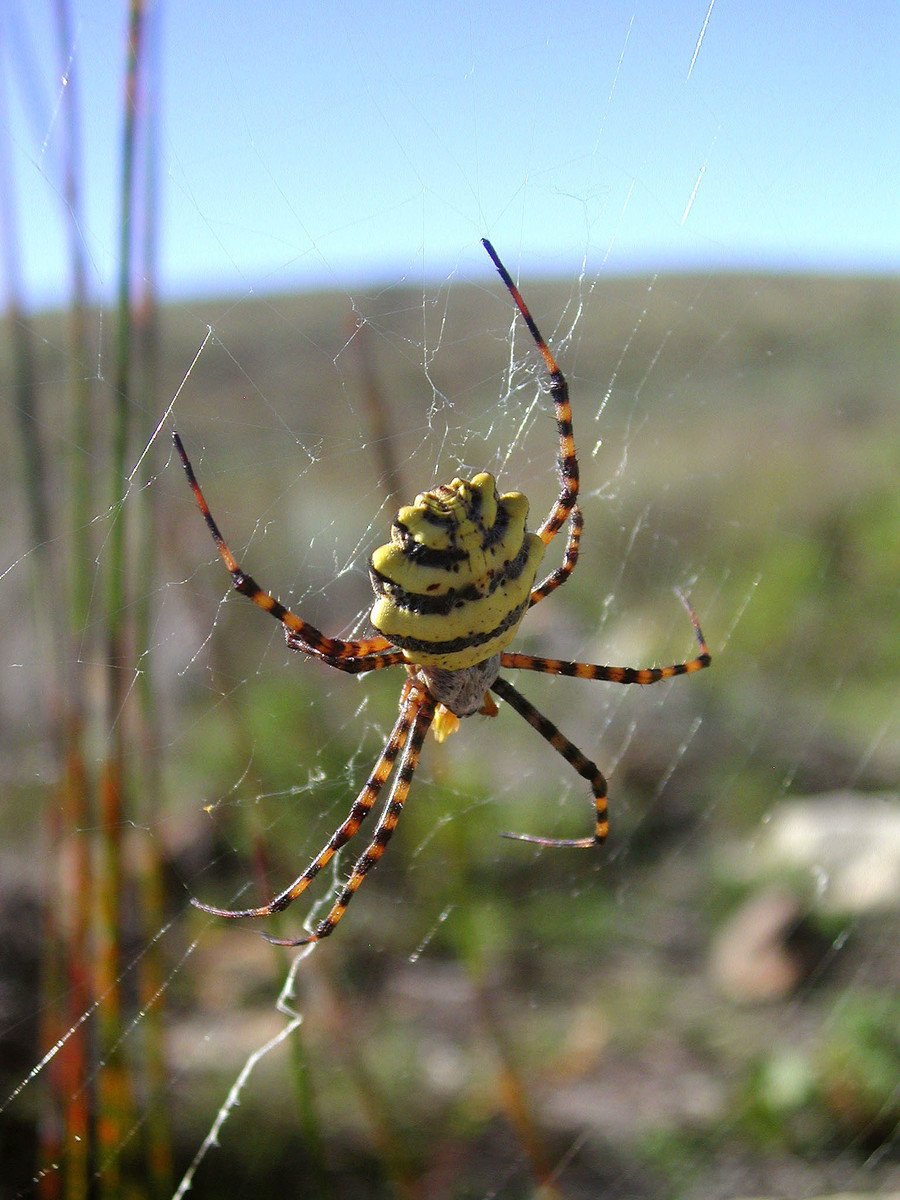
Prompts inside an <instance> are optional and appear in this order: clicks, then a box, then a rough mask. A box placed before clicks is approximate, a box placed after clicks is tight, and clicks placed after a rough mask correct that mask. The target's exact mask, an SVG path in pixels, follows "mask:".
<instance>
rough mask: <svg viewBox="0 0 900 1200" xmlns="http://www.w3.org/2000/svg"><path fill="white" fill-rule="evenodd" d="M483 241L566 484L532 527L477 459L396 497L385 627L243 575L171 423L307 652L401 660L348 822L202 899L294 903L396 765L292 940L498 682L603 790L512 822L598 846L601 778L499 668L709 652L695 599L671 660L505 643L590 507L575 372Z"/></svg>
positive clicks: (382, 586)
mask: <svg viewBox="0 0 900 1200" xmlns="http://www.w3.org/2000/svg"><path fill="white" fill-rule="evenodd" d="M484 247H485V249H486V250H487V252H488V254H489V255H490V258H491V261H492V262H493V263H494V266H495V267H496V268H497V270H498V272H499V274H500V278H501V279H502V280H503V282H504V284H505V285H506V288H507V290H508V291H509V293H510V295H511V296H512V298H513V300H514V301H515V304H516V307H517V308H518V310H519V312H520V314H521V316H522V319H523V320H524V322H525V324H526V326H527V327H528V331H529V332H530V334H531V336H532V338H533V339H534V342H535V344H536V346H537V348H538V350H539V351H540V353H541V356H542V358H543V360H544V364H545V366H546V368H547V371H548V373H549V376H550V395H551V397H552V399H553V407H554V415H555V417H556V426H557V433H558V438H559V451H558V455H557V472H558V475H559V482H560V491H559V496H558V499H557V501H556V503H555V504H554V506H553V508H552V509H551V510H550V513H549V515H548V516H547V518H546V519H545V520H544V522H543V523H542V524H541V525H540V526H539V528H538V530H537V532H535V533H529V532H528V531H527V529H526V527H525V522H526V519H527V517H528V501H527V500H526V498H525V496H524V495H523V494H522V493H521V492H506V493H505V494H503V495H501V494H499V493H498V491H497V485H496V481H495V480H494V477H493V476H492V475H489V474H488V473H487V472H482V473H480V474H478V475H476V476H475V477H474V478H473V479H471V480H464V479H454V480H453V482H452V483H449V484H441V485H440V486H439V487H436V488H434V489H433V490H432V491H429V492H423V493H422V494H421V495H419V496H417V497H416V500H415V503H414V504H410V505H406V506H405V507H403V508H401V509H400V511H399V512H398V513H397V516H396V517H395V519H394V522H393V524H392V526H391V540H390V542H389V543H388V544H387V545H385V546H381V547H380V548H379V549H378V550H376V551H375V553H374V554H373V555H372V559H371V563H370V574H371V578H372V586H373V588H374V590H375V595H376V600H375V604H374V606H373V608H372V612H371V622H372V625H373V626H374V628H375V629H376V630H377V636H375V637H372V638H364V639H361V640H357V641H347V640H344V639H343V638H331V637H328V636H327V635H325V634H323V633H322V632H321V631H320V630H318V629H316V627H315V626H314V625H310V624H309V622H308V621H304V620H303V619H302V618H301V617H298V616H296V615H295V614H294V613H292V612H290V610H289V609H286V608H285V607H284V606H283V605H282V604H281V603H279V601H277V600H276V599H275V598H274V597H273V596H270V595H269V594H268V592H265V591H263V589H262V588H261V587H260V586H259V584H258V583H257V582H256V581H255V580H254V579H252V578H251V576H249V575H246V574H244V572H243V571H242V570H241V568H240V567H239V566H238V564H237V561H236V560H235V558H234V555H233V554H232V553H231V551H230V550H229V549H228V546H227V545H226V543H225V541H224V539H223V537H222V535H221V533H220V532H219V528H218V526H217V525H216V523H215V521H214V520H213V517H212V514H211V513H210V511H209V507H208V506H207V503H206V500H205V499H204V497H203V493H202V491H201V490H200V486H199V484H198V483H197V480H196V477H195V475H194V471H193V468H192V467H191V464H190V461H189V460H188V457H187V454H186V453H185V450H184V447H183V445H182V444H181V439H180V438H179V436H178V434H177V433H176V434H174V435H173V436H174V440H175V446H176V449H177V450H178V454H179V456H180V458H181V461H182V463H183V465H184V469H185V471H186V473H187V477H188V481H189V483H190V485H191V488H192V489H193V492H194V496H195V498H196V501H197V504H198V505H199V508H200V511H201V512H202V514H203V516H204V519H205V520H206V524H207V526H208V527H209V530H210V532H211V534H212V536H213V539H214V541H215V543H216V546H217V548H218V551H219V554H220V556H221V558H222V561H223V562H224V563H225V566H226V567H227V568H228V570H229V571H230V572H231V575H232V579H233V581H234V586H235V588H236V589H237V590H238V591H239V592H241V593H242V594H243V595H245V596H247V597H248V598H249V599H251V600H252V601H253V603H254V604H257V605H259V607H260V608H262V609H264V610H265V611H266V612H268V613H271V615H272V616H273V617H275V618H276V619H277V620H279V621H281V622H282V624H283V625H284V629H285V634H286V637H287V644H288V645H289V646H290V647H291V649H292V650H298V651H300V652H302V653H304V654H308V655H312V656H313V657H316V658H318V659H320V660H321V661H323V662H325V663H327V664H328V665H329V666H332V667H336V668H337V669H338V670H341V671H346V672H349V673H351V674H361V673H363V672H365V671H376V670H381V669H382V668H385V667H395V666H405V667H406V672H407V674H406V680H405V682H404V684H403V688H402V690H401V693H400V712H399V715H398V717H397V721H396V723H395V725H394V728H393V729H392V730H391V733H390V735H389V737H388V740H387V742H386V744H385V747H384V750H383V751H382V753H381V755H380V757H379V759H378V761H377V762H376V764H375V766H374V767H373V769H372V772H371V774H370V775H369V778H368V780H367V782H366V784H365V786H364V787H363V789H362V791H361V792H360V794H359V796H358V797H357V798H356V800H355V802H354V803H353V805H352V807H351V809H350V812H349V814H348V816H347V818H346V819H345V820H344V822H343V824H342V825H341V826H340V827H339V828H338V829H337V830H335V832H334V833H333V834H332V836H331V838H330V839H329V840H328V843H327V844H326V845H325V846H324V847H323V848H322V850H321V851H320V852H319V854H318V855H317V856H316V857H315V858H314V859H313V861H312V862H311V863H310V864H309V866H308V867H307V868H306V869H305V870H304V871H303V873H302V874H301V875H299V876H298V877H297V878H296V879H295V880H294V882H293V883H292V884H291V885H290V886H289V887H287V888H285V890H284V891H282V892H281V893H279V895H277V896H275V898H274V899H272V900H270V901H269V903H268V904H262V905H260V906H259V907H257V908H244V909H223V908H214V907H212V906H211V905H208V904H201V903H200V902H199V901H198V900H194V901H193V903H194V904H196V905H197V907H198V908H202V909H203V910H204V912H209V913H213V914H214V915H216V916H222V917H265V916H271V915H272V914H273V913H276V912H280V911H281V910H282V909H284V908H287V906H288V905H289V904H291V903H292V902H293V901H294V900H296V899H297V897H298V896H299V895H300V894H301V893H302V892H304V891H305V890H306V888H307V887H308V886H309V884H310V883H311V882H312V880H313V879H314V878H315V877H316V875H318V873H319V871H321V869H322V868H323V867H324V866H325V865H326V863H328V862H329V861H330V860H331V858H332V857H333V856H334V854H335V853H336V852H337V851H338V850H340V848H341V847H342V846H343V845H344V844H345V843H346V842H348V841H349V840H350V838H352V837H353V836H354V834H355V833H356V832H357V831H358V829H359V827H360V825H361V824H362V822H363V821H364V820H365V818H366V817H367V816H368V814H369V812H370V811H371V809H372V806H373V804H374V803H375V801H376V799H377V798H378V795H379V793H380V792H381V790H382V788H383V787H384V786H385V784H386V783H387V781H388V779H389V778H390V777H391V775H392V774H393V776H394V778H393V783H392V784H391V787H390V791H389V793H388V798H387V802H386V803H385V806H384V810H383V812H382V814H381V818H380V820H379V822H378V825H377V827H376V829H375V833H374V835H373V838H372V841H371V842H370V844H369V846H368V848H367V849H366V850H365V852H364V853H363V854H362V855H361V856H360V858H359V859H358V860H357V862H356V864H355V866H354V868H353V871H352V873H351V875H350V877H349V878H348V880H347V882H346V883H345V884H344V886H343V888H342V890H341V892H340V894H339V895H338V897H337V899H336V901H335V902H334V904H333V906H332V908H331V911H330V912H329V914H328V916H327V917H326V918H325V919H324V920H323V921H321V922H320V923H319V925H318V926H317V927H316V929H315V931H314V932H313V933H310V934H309V935H308V936H306V937H302V938H297V939H279V938H270V941H275V942H279V944H282V945H290V946H300V945H305V944H306V943H308V942H315V941H318V940H319V939H320V938H323V937H327V936H328V935H329V934H330V933H331V932H332V931H333V929H334V928H335V926H336V925H337V923H338V921H340V919H341V917H342V916H343V915H344V912H345V911H346V909H347V906H348V905H349V903H350V901H351V900H352V899H353V896H354V895H355V894H356V891H357V889H358V888H359V887H360V885H361V884H362V882H363V880H364V879H365V877H366V875H367V874H368V873H369V871H370V870H371V869H372V867H373V866H374V865H375V863H376V862H377V861H378V859H379V858H381V856H382V854H383V853H384V850H385V847H386V846H387V843H388V841H389V840H390V837H391V835H392V833H393V831H394V829H395V827H396V825H397V821H398V820H399V817H400V813H401V811H402V809H403V805H404V803H405V801H406V797H407V795H408V793H409V786H410V783H411V782H412V777H413V773H414V771H415V769H416V765H417V764H418V761H419V755H420V754H421V750H422V744H423V742H424V740H425V735H426V734H427V733H428V730H429V728H431V729H433V730H434V732H435V734H436V735H437V737H438V739H439V740H443V738H444V737H446V735H447V734H448V733H451V732H452V731H453V730H454V729H455V728H456V726H457V725H458V724H459V720H458V718H460V717H468V716H471V715H472V714H474V713H484V714H486V715H490V716H493V715H494V714H496V712H497V706H496V704H495V703H494V701H493V699H492V697H491V695H490V693H491V692H493V693H494V694H495V695H497V696H500V697H501V699H503V700H505V701H506V702H507V703H508V704H509V705H510V707H511V708H513V709H515V710H516V712H518V713H519V714H520V715H521V716H522V717H524V718H525V720H526V721H527V722H528V723H529V725H531V726H532V727H533V728H534V729H536V730H537V732H538V733H539V734H540V735H541V736H542V737H543V738H545V739H546V740H547V741H548V742H549V743H550V745H551V746H553V748H554V749H555V750H557V751H558V752H559V753H560V754H561V755H562V757H563V758H564V759H565V760H566V761H567V762H569V763H571V765H572V766H573V767H574V768H575V770H576V771H577V772H578V774H579V775H581V776H582V778H584V779H586V780H587V781H588V783H589V784H590V787H591V791H592V793H593V797H594V811H595V820H594V831H593V834H592V835H591V836H590V837H585V838H545V837H534V836H532V835H531V834H506V835H505V836H507V837H514V838H518V839H521V840H523V841H528V842H536V843H537V844H539V845H542V846H578V847H589V846H596V845H599V844H600V843H601V842H603V841H604V839H605V838H606V834H607V828H608V823H607V816H606V780H605V779H604V778H603V775H602V773H601V772H600V770H599V768H598V767H597V766H596V765H595V764H594V763H593V762H591V760H590V759H588V758H586V757H585V755H584V754H582V752H581V751H580V750H579V749H578V748H577V747H576V746H574V745H573V744H572V743H571V742H570V741H569V739H568V738H567V737H565V735H564V734H562V733H561V732H560V731H559V730H558V729H557V728H556V726H555V725H554V724H553V723H552V722H551V721H549V720H548V719H547V718H546V717H545V716H544V715H543V714H542V713H540V712H538V710H537V709H536V708H535V707H534V706H533V705H532V704H531V703H530V702H529V701H528V700H526V699H525V697H524V696H522V695H521V694H520V693H519V692H518V691H517V690H516V689H515V688H514V687H513V686H512V684H510V683H509V682H508V681H507V680H506V679H504V678H503V677H502V676H501V675H500V671H501V670H502V669H507V670H526V671H540V672H543V673H545V674H551V675H571V676H574V677H576V678H578V679H602V680H608V681H610V682H613V683H637V684H649V683H656V682H658V681H659V680H661V679H670V678H672V677H673V676H675V675H685V674H688V673H689V672H692V671H699V670H701V669H702V668H703V667H706V666H708V665H709V661H710V656H709V650H708V648H707V645H706V642H705V641H704V639H703V634H702V633H701V631H700V626H699V624H698V622H697V618H696V616H695V615H694V613H693V610H692V609H691V608H690V606H689V605H688V604H687V601H686V600H684V598H683V597H682V600H683V602H684V604H685V607H686V608H687V610H688V615H689V616H690V619H691V624H692V625H693V628H694V635H695V637H696V639H697V643H698V645H699V647H700V653H699V654H698V655H697V656H696V657H695V658H692V659H689V660H688V661H687V662H681V663H675V664H673V665H672V666H669V667H610V666H601V665H599V664H596V663H579V662H568V661H564V660H562V659H556V658H536V657H534V656H533V655H529V654H516V653H513V652H510V651H508V650H507V649H506V647H507V646H508V645H509V643H510V642H511V641H512V639H513V637H514V636H515V633H516V630H517V629H518V627H519V624H520V622H521V621H522V618H523V617H524V616H525V614H526V612H527V611H528V609H529V608H530V607H531V606H532V605H534V604H537V603H539V602H540V601H541V600H543V599H544V598H545V597H546V596H548V595H549V594H550V593H551V592H553V591H555V589H556V588H558V587H559V586H560V585H561V584H563V583H565V581H566V580H567V579H568V577H569V576H570V575H571V573H572V571H573V570H574V568H575V564H576V562H577V561H578V548H579V542H580V538H581V527H582V516H581V510H580V508H579V507H578V459H577V456H576V452H575V439H574V435H573V432H572V410H571V408H570V406H569V393H568V387H567V385H566V381H565V379H564V378H563V374H562V372H561V371H560V369H559V367H558V366H557V365H556V360H555V359H554V357H553V355H552V353H551V352H550V349H549V347H548V346H547V343H546V342H545V341H544V339H543V338H542V337H541V334H540V332H539V330H538V327H537V325H536V324H535V323H534V320H533V318H532V316H531V314H530V312H529V311H528V308H527V306H526V304H525V302H524V300H523V299H522V296H521V294H520V293H519V290H518V288H517V287H516V285H515V284H514V283H513V281H512V278H511V277H510V275H509V272H508V271H507V270H506V268H505V267H504V266H503V264H502V263H501V261H500V259H499V258H498V257H497V253H496V251H495V250H494V248H493V246H492V245H491V244H490V242H488V241H487V240H485V241H484ZM566 524H568V527H569V532H568V536H567V539H566V548H565V552H564V555H563V561H562V563H561V565H560V566H558V567H556V568H555V570H553V571H551V573H550V574H549V575H548V576H547V577H546V578H545V579H544V580H543V582H542V583H540V584H539V585H538V586H537V587H535V582H534V581H535V579H536V577H537V572H538V568H539V567H540V564H541V560H542V558H543V555H544V551H545V549H546V547H547V545H548V544H549V543H550V542H551V541H552V540H553V538H554V537H555V536H556V534H557V533H559V531H560V529H562V527H563V526H564V525H566Z"/></svg>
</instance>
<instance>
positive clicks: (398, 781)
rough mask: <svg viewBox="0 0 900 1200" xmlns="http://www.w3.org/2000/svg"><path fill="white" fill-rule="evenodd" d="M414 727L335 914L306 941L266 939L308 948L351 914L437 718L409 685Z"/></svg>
mask: <svg viewBox="0 0 900 1200" xmlns="http://www.w3.org/2000/svg"><path fill="white" fill-rule="evenodd" d="M407 689H408V693H407V694H408V695H409V697H410V700H409V709H410V714H411V728H410V730H409V736H408V738H407V739H406V744H405V745H404V747H403V751H402V753H401V755H400V759H399V762H398V764H397V773H396V775H395V776H394V782H393V783H392V785H391V790H390V793H389V795H388V798H387V803H386V804H385V806H384V810H383V812H382V814H381V819H380V820H379V822H378V825H377V826H376V828H375V834H374V836H373V838H372V841H371V842H370V843H369V845H368V847H367V848H366V850H365V852H364V853H363V854H361V855H360V857H359V858H358V859H357V861H356V865H355V866H354V868H353V873H352V874H351V876H350V878H349V879H348V880H347V882H346V884H345V885H344V887H343V889H342V891H341V894H340V895H339V896H338V898H337V900H336V901H335V902H334V904H333V906H332V908H331V911H330V912H329V914H328V916H327V917H326V918H325V920H324V921H321V922H320V923H319V924H318V925H317V926H316V929H315V932H314V933H311V934H309V935H308V936H307V937H302V938H275V937H270V936H269V934H264V935H263V936H264V937H265V938H266V940H267V941H269V942H272V943H273V945H276V946H308V945H309V944H310V943H311V942H320V941H321V940H322V938H326V937H328V936H329V934H332V933H333V932H334V930H335V927H336V926H337V924H338V922H339V921H340V919H341V918H342V917H343V915H344V913H345V912H346V911H347V909H348V907H349V905H350V901H351V900H352V899H353V897H354V896H355V895H356V893H357V891H359V889H360V887H361V886H362V884H363V882H364V881H365V878H366V876H367V875H368V874H369V872H370V871H371V870H372V868H373V867H374V866H375V864H376V863H377V862H378V860H379V859H380V858H381V856H382V855H383V854H384V852H385V849H386V848H387V844H388V842H389V841H390V840H391V835H392V834H393V832H394V830H395V829H396V828H397V822H398V821H399V820H400V814H401V812H402V811H403V805H404V804H405V802H406V797H407V796H408V795H409V788H410V784H411V783H412V778H413V775H414V774H415V770H416V767H417V766H418V765H419V755H420V754H421V753H422V743H423V742H424V741H425V735H426V734H427V733H428V727H429V726H430V725H431V722H432V720H433V718H434V709H435V704H434V700H433V699H432V697H431V696H430V695H429V694H428V692H427V691H425V690H424V689H423V688H417V687H416V686H415V685H412V684H409V683H408V684H407Z"/></svg>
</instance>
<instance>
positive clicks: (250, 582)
mask: <svg viewBox="0 0 900 1200" xmlns="http://www.w3.org/2000/svg"><path fill="white" fill-rule="evenodd" d="M172 440H173V441H174V443H175V449H176V450H177V451H178V457H179V458H180V459H181V464H182V466H183V467H184V471H185V474H186V475H187V478H188V483H189V484H190V485H191V491H192V492H193V493H194V499H195V500H196V501H197V507H198V508H199V509H200V512H201V513H202V514H203V519H204V520H205V521H206V524H207V527H208V528H209V532H210V533H211V534H212V538H213V541H214V542H215V543H216V549H217V550H218V551H219V557H220V558H221V559H222V562H223V563H224V564H225V566H226V567H227V568H228V570H229V571H230V572H231V577H232V579H233V580H234V586H235V589H236V590H237V591H239V592H240V593H241V595H243V596H246V597H247V598H248V599H250V600H252V601H253V603H254V604H256V605H258V606H259V607H260V608H261V609H262V610H263V611H264V612H267V613H270V614H271V615H272V616H273V617H275V619H276V620H278V621H281V623H282V625H284V627H285V629H286V631H287V632H288V633H289V634H290V635H291V636H292V638H293V639H294V641H296V642H297V643H298V645H296V646H294V645H293V644H292V649H298V648H299V646H300V645H302V646H303V647H305V648H306V650H308V652H309V653H311V654H318V655H319V656H320V657H321V658H325V659H330V660H333V661H332V663H331V665H332V666H336V665H337V661H338V660H342V659H347V658H365V657H366V656H368V655H370V654H378V653H380V652H382V651H384V650H390V649H391V648H392V645H391V643H390V642H389V641H388V640H387V638H384V637H375V638H366V639H364V640H362V641H344V640H343V639H342V638H331V637H326V635H325V634H324V633H322V632H321V631H320V630H318V629H316V627H315V625H310V624H309V622H308V621H304V620H302V619H301V618H300V617H298V616H295V615H294V613H292V612H291V611H290V609H287V608H285V607H284V605H283V604H280V603H279V602H278V601H277V600H276V599H275V597H274V596H270V595H269V593H268V592H264V591H263V590H262V588H261V587H260V586H259V584H258V583H257V582H256V580H255V579H253V577H252V576H250V575H246V574H244V572H243V571H242V570H241V568H240V567H239V566H238V563H237V560H236V559H235V557H234V555H233V554H232V553H231V551H230V550H229V549H228V546H227V545H226V543H225V539H224V538H223V537H222V534H221V533H220V532H219V527H218V525H217V524H216V522H215V520H214V519H213V515H212V513H211V512H210V511H209V505H208V504H207V503H206V499H205V497H204V495H203V492H202V491H201V490H200V484H199V483H198V482H197V477H196V476H195V474H194V468H193V467H192V466H191V462H190V459H189V458H188V456H187V454H186V453H185V449H184V446H183V445H182V441H181V438H180V437H179V436H178V434H177V433H173V434H172ZM365 669H366V670H369V669H370V668H365Z"/></svg>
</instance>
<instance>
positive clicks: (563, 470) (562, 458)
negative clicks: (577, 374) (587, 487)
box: [481, 238, 578, 545]
mask: <svg viewBox="0 0 900 1200" xmlns="http://www.w3.org/2000/svg"><path fill="white" fill-rule="evenodd" d="M481 244H482V245H483V246H484V248H485V250H486V251H487V252H488V255H489V256H490V259H491V262H492V263H493V264H494V266H495V267H496V268H497V271H498V273H499V275H500V278H501V279H502V280H503V282H504V284H505V285H506V290H507V291H508V292H509V294H510V296H512V298H513V301H514V302H515V305H516V308H517V309H518V310H519V312H520V314H521V316H522V320H523V321H524V322H525V324H526V326H527V327H528V332H529V333H530V334H531V336H532V337H533V338H534V342H535V345H536V346H537V348H538V350H540V352H541V357H542V358H543V360H544V363H545V364H546V367H547V371H548V372H549V374H550V395H551V396H552V397H553V407H554V412H555V415H556V428H557V430H558V432H559V458H558V463H557V465H558V469H559V479H560V484H561V485H562V490H561V491H560V494H559V499H558V500H557V501H556V504H555V505H554V506H553V508H552V509H551V510H550V514H549V516H548V517H547V519H546V520H545V521H544V523H543V525H541V527H540V528H539V529H538V531H537V534H538V537H539V538H540V539H541V541H542V542H543V543H544V545H547V543H548V542H550V541H552V540H553V538H554V537H556V535H557V533H559V531H560V529H562V527H563V525H565V523H566V520H567V518H568V516H569V513H570V512H571V511H572V509H573V508H574V506H575V500H576V498H577V496H578V458H577V457H576V454H575V437H574V434H573V432H572V407H571V405H570V404H569V385H568V384H567V383H566V381H565V378H564V376H563V373H562V371H561V370H560V369H559V366H558V365H557V362H556V359H555V358H554V357H553V354H552V353H551V350H550V347H549V346H548V345H547V343H546V342H545V341H544V339H543V337H542V336H541V331H540V330H539V329H538V327H537V325H536V324H535V320H534V317H532V315H531V313H530V312H529V311H528V305H527V304H526V303H525V301H524V300H523V299H522V293H521V292H520V291H519V289H518V288H517V287H516V285H515V284H514V283H513V281H512V276H511V275H510V273H509V271H507V269H506V267H504V265H503V263H502V262H501V261H500V258H499V256H498V254H497V251H496V250H495V249H494V247H493V246H492V245H491V243H490V242H489V241H488V240H487V238H482V239H481Z"/></svg>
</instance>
